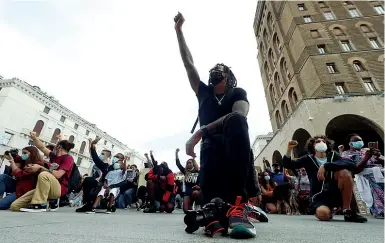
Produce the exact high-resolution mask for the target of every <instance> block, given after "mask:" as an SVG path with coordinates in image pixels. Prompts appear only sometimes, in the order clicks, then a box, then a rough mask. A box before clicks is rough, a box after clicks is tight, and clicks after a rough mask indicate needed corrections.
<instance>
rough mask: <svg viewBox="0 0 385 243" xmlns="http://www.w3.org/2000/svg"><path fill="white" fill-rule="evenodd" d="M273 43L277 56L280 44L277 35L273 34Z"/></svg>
mask: <svg viewBox="0 0 385 243" xmlns="http://www.w3.org/2000/svg"><path fill="white" fill-rule="evenodd" d="M273 43H274V47H275V50H276V51H277V54H278V53H279V51H280V49H281V42H280V41H279V38H278V35H277V33H275V34H274V36H273Z"/></svg>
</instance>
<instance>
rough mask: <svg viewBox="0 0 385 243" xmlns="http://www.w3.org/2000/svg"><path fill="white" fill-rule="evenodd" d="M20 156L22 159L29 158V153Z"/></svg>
mask: <svg viewBox="0 0 385 243" xmlns="http://www.w3.org/2000/svg"><path fill="white" fill-rule="evenodd" d="M20 157H21V159H22V160H27V159H28V158H29V154H22V155H21V156H20Z"/></svg>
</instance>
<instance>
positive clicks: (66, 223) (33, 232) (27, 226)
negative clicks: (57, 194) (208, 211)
mask: <svg viewBox="0 0 385 243" xmlns="http://www.w3.org/2000/svg"><path fill="white" fill-rule="evenodd" d="M183 216H184V215H183V212H182V211H180V210H178V211H175V212H174V213H173V214H170V215H167V214H159V213H158V214H151V215H149V214H143V213H142V212H137V211H136V210H118V211H117V212H116V213H114V214H111V215H107V214H103V213H97V214H93V215H90V214H88V215H87V214H79V213H75V212H74V209H73V208H61V209H60V210H59V211H58V212H47V213H14V212H10V211H0V217H1V220H0V235H1V236H0V237H1V238H0V239H1V240H0V242H1V243H29V242H37V243H67V242H68V243H77V242H90V243H99V242H103V243H109V242H114V243H121V242H122V243H123V242H134V243H136V242H151V243H165V242H168V243H173V242H199V243H205V242H234V240H232V239H229V238H224V237H221V236H218V237H217V238H215V239H212V238H209V237H206V236H204V235H203V234H202V231H201V230H200V231H198V232H196V233H195V234H193V235H188V234H186V233H185V232H184V223H183ZM269 220H270V222H269V223H256V224H255V225H256V227H257V232H258V236H257V237H256V238H255V239H252V240H246V241H249V242H251V241H253V242H263V243H268V242H269V243H274V242H279V243H285V242H292V243H310V242H322V243H343V242H349V243H355V242H359V243H383V242H384V221H383V220H377V219H373V218H371V217H370V218H369V221H368V223H366V224H356V223H345V222H344V221H341V220H343V219H342V217H336V220H334V221H332V222H319V221H317V220H315V219H314V217H313V216H286V215H270V216H269ZM243 241H245V240H243Z"/></svg>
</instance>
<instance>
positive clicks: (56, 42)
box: [0, 0, 271, 168]
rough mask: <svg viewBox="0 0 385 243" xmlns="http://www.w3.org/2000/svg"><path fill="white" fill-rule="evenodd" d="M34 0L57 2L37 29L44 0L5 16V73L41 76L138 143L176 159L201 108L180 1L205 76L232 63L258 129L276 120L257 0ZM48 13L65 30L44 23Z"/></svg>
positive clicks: (65, 99)
mask: <svg viewBox="0 0 385 243" xmlns="http://www.w3.org/2000/svg"><path fill="white" fill-rule="evenodd" d="M35 4H41V5H44V6H45V8H44V9H45V11H48V10H50V11H52V13H50V14H47V13H46V14H45V15H44V16H47V17H46V18H47V19H44V18H42V19H40V20H39V21H38V22H36V23H35V25H36V26H35V28H36V31H31V30H30V29H28V30H27V29H26V26H29V25H30V23H29V24H28V22H29V17H30V16H29V15H34V16H38V15H39V14H40V13H39V8H38V5H37V6H36V8H34V11H35V12H31V13H28V12H27V13H26V14H25V15H22V14H19V15H18V11H17V10H18V8H17V7H16V8H15V7H13V8H12V11H14V12H15V13H14V14H13V17H12V18H13V21H10V20H9V19H8V18H10V17H9V15H7V16H6V17H5V18H3V19H1V18H0V33H1V36H2V38H1V39H0V53H2V58H1V60H0V66H1V67H2V69H1V70H0V73H1V74H2V75H3V76H5V77H13V76H17V77H19V78H21V79H23V80H25V81H27V82H29V83H31V84H34V85H38V86H40V87H41V88H42V89H45V90H47V91H48V92H50V93H52V94H53V95H54V96H55V97H56V98H57V99H59V101H60V102H61V103H62V104H63V105H65V106H67V107H68V108H70V109H72V110H73V111H75V112H77V113H78V114H79V115H81V116H83V117H84V118H86V119H88V120H89V121H91V122H93V123H96V124H97V125H98V126H99V127H100V128H102V129H103V130H105V131H106V132H108V133H110V134H111V135H113V136H115V137H116V138H118V139H119V140H121V141H123V142H125V143H127V144H128V145H129V146H130V147H133V148H139V149H143V150H150V149H151V148H152V149H153V150H154V151H155V152H156V154H157V156H158V157H159V160H165V161H168V162H169V164H170V161H173V160H174V149H175V148H172V147H176V146H177V147H180V148H181V149H182V151H183V150H184V146H185V144H184V143H185V141H187V139H188V138H189V131H190V129H191V127H192V125H193V123H194V121H195V118H196V116H197V102H196V98H195V96H194V94H193V92H192V91H191V90H190V86H189V84H188V79H187V75H186V73H185V70H184V67H183V64H182V62H181V58H180V56H179V50H178V45H177V40H176V35H175V31H174V29H173V17H174V15H175V14H176V13H177V11H181V12H182V13H183V14H184V15H185V18H186V23H185V27H184V32H185V36H186V40H187V43H188V45H189V47H190V49H191V52H192V54H193V57H194V61H195V63H196V66H197V69H198V71H199V73H200V75H201V79H202V80H203V81H206V80H207V78H208V70H209V69H210V68H211V67H212V66H214V65H215V64H216V63H218V62H223V63H225V64H227V65H230V66H231V67H232V68H233V71H234V73H235V75H236V77H237V79H238V85H239V86H240V87H243V88H245V89H246V90H247V92H248V95H249V100H250V103H251V110H250V114H249V118H248V120H249V127H250V134H251V136H250V137H251V139H254V136H255V135H256V134H259V133H267V132H268V131H270V130H271V126H270V122H269V117H268V112H267V107H266V101H265V98H264V92H263V87H262V82H261V79H260V74H259V67H258V63H257V59H256V54H257V46H256V41H255V37H254V33H253V28H252V25H253V20H254V14H255V7H256V2H255V1H253V0H244V1H236V0H222V1H219V0H215V1H214V0H211V1H203V0H197V1H176V0H175V1H155V0H154V1H149V0H148V1H135V2H132V1H109V3H108V4H107V3H106V2H104V1H97V2H95V1H92V2H91V1H82V4H81V5H78V4H77V1H76V2H75V1H54V2H40V3H35ZM18 6H20V3H19V5H18ZM2 7H3V9H6V10H5V11H7V7H9V6H7V5H4V6H2V5H0V9H1V8H2ZM15 9H16V10H15ZM0 13H1V12H0ZM24 13H25V12H24ZM39 16H40V15H39ZM52 16H58V17H57V18H53V17H52ZM15 19H16V20H17V21H16V20H15ZM36 21H37V20H36ZM48 23H49V25H50V26H52V25H54V26H56V28H57V30H60V31H57V30H55V31H53V32H50V33H48V32H44V31H41V30H44V29H49V28H48V27H49V26H48ZM175 134H177V136H174V135H175ZM166 144H169V146H165V145H166ZM171 145H172V146H171ZM143 152H144V151H143ZM186 158H187V157H182V160H184V159H186ZM171 164H172V163H171ZM174 168H175V167H174Z"/></svg>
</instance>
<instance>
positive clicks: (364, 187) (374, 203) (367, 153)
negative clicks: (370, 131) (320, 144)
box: [340, 134, 384, 219]
mask: <svg viewBox="0 0 385 243" xmlns="http://www.w3.org/2000/svg"><path fill="white" fill-rule="evenodd" d="M348 140H349V145H350V149H349V150H347V151H344V152H342V154H341V155H342V157H344V158H348V159H351V160H353V161H354V162H356V164H357V167H358V168H359V169H362V171H361V172H360V173H359V174H357V175H355V178H354V179H355V181H356V184H357V189H358V192H359V194H360V196H361V198H362V200H363V201H364V202H365V204H366V206H367V207H368V208H369V210H370V213H371V214H372V215H373V217H375V218H379V219H383V218H384V187H383V183H384V176H383V175H382V173H381V169H380V167H379V166H378V165H379V164H381V163H384V161H383V159H382V160H381V159H380V156H381V153H380V151H379V150H378V149H377V148H368V149H364V148H363V146H364V142H363V141H362V138H361V137H360V136H358V135H357V134H351V135H349V137H348ZM340 148H341V147H340ZM342 149H343V148H342Z"/></svg>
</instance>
